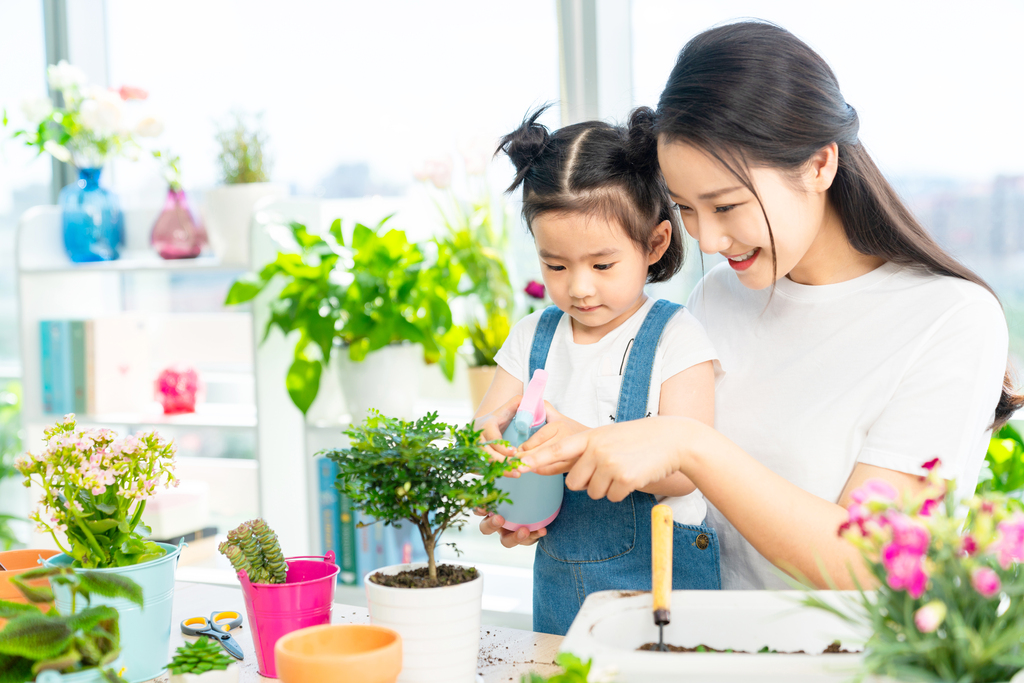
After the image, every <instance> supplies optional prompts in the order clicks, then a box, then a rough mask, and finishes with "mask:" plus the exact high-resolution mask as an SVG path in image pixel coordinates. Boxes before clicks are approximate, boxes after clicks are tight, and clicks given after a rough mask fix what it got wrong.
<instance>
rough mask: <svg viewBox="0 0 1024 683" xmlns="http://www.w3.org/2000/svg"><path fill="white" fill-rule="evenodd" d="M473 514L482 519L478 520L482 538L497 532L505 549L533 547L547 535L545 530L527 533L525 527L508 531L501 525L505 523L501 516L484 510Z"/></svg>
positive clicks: (475, 511)
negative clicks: (523, 546) (520, 546)
mask: <svg viewBox="0 0 1024 683" xmlns="http://www.w3.org/2000/svg"><path fill="white" fill-rule="evenodd" d="M473 514H475V515H478V516H481V517H483V519H482V520H480V531H481V532H482V533H483V534H484V536H490V535H491V534H493V533H495V532H497V533H498V534H499V536H500V537H501V539H500V540H501V544H502V545H503V546H505V547H506V548H514V547H515V546H517V545H533V544H534V543H536V542H537V541H539V540H540V539H541V538H543V537H544V536H546V535H547V533H548V530H547V529H538V530H537V531H533V532H530V531H527V530H526V527H520V528H518V529H516V530H515V531H509V530H508V529H505V528H504V527H503V526H502V525H503V524H504V523H505V518H504V517H502V516H501V515H496V514H491V513H489V512H487V511H486V510H479V509H478V510H474V511H473Z"/></svg>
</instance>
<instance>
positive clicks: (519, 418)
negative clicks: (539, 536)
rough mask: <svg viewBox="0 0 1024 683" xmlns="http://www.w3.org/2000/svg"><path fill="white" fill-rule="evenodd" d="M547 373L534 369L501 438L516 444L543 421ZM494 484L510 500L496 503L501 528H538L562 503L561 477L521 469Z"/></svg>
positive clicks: (521, 441)
mask: <svg viewBox="0 0 1024 683" xmlns="http://www.w3.org/2000/svg"><path fill="white" fill-rule="evenodd" d="M547 379H548V375H547V372H545V371H544V370H537V371H535V372H534V373H533V378H532V379H531V380H530V384H529V386H528V387H527V389H526V393H525V395H524V396H523V400H522V401H521V402H520V404H519V410H518V411H517V412H516V416H515V418H514V419H513V420H512V422H511V423H510V424H509V426H508V427H507V428H506V429H505V433H504V434H502V435H501V438H503V439H505V440H506V441H508V442H509V444H510V445H512V446H515V447H517V448H518V447H519V446H521V445H522V444H523V443H524V442H525V441H526V440H527V439H529V438H530V437H531V436H533V435H534V434H535V433H536V432H537V430H539V429H540V428H541V427H543V426H544V425H545V424H546V419H545V418H546V416H545V411H544V387H545V385H546V384H547ZM498 488H499V489H501V490H502V491H505V492H507V493H508V494H509V497H510V498H511V499H512V500H511V502H508V503H502V504H500V505H499V506H498V511H497V512H498V514H499V515H501V516H502V517H504V518H505V524H504V528H506V529H509V530H511V531H515V530H516V529H518V528H520V527H526V528H527V529H528V530H529V531H536V530H537V529H542V528H544V527H546V526H547V525H548V524H550V523H551V522H552V521H554V519H555V517H557V516H558V511H559V509H561V507H562V489H563V483H562V477H561V476H560V475H550V476H544V475H540V474H534V473H533V472H525V473H522V474H520V475H519V477H518V478H512V477H503V478H502V479H501V480H499V481H498Z"/></svg>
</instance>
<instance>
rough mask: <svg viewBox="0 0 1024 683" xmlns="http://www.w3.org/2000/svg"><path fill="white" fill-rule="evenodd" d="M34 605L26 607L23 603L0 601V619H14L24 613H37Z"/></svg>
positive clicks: (37, 609) (37, 610)
mask: <svg viewBox="0 0 1024 683" xmlns="http://www.w3.org/2000/svg"><path fill="white" fill-rule="evenodd" d="M39 611H40V610H39V608H38V607H36V606H35V605H26V604H25V603H23V602H8V601H7V600H0V619H14V618H15V617H17V616H20V615H22V614H25V613H26V612H39Z"/></svg>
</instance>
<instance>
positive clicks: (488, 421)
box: [473, 395, 523, 477]
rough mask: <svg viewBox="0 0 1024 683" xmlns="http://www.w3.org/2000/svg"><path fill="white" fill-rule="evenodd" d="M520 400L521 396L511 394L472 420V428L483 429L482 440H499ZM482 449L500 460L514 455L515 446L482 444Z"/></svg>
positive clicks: (513, 415) (509, 474)
mask: <svg viewBox="0 0 1024 683" xmlns="http://www.w3.org/2000/svg"><path fill="white" fill-rule="evenodd" d="M522 400H523V397H522V396H519V395H516V396H513V397H512V398H510V399H509V400H508V401H506V402H505V404H504V405H502V406H501V407H500V408H498V409H496V410H495V411H494V412H492V413H487V414H486V415H481V416H480V417H478V418H476V420H474V422H473V428H474V429H480V430H483V434H482V435H481V438H482V439H483V440H484V441H500V440H501V435H502V434H503V433H504V432H505V430H506V429H507V428H508V426H509V424H511V422H512V419H513V418H515V416H516V410H517V409H518V408H519V403H520V401H522ZM484 450H485V451H487V452H488V453H489V454H490V456H491V457H492V458H494V459H495V460H501V461H503V460H505V459H506V458H511V457H514V456H515V455H516V449H515V448H508V447H506V446H503V445H501V444H497V443H495V444H490V445H488V446H484ZM505 476H512V477H518V476H519V472H517V471H514V472H510V473H508V474H506V475H505Z"/></svg>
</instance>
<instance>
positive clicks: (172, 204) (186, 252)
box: [150, 188, 206, 259]
mask: <svg viewBox="0 0 1024 683" xmlns="http://www.w3.org/2000/svg"><path fill="white" fill-rule="evenodd" d="M150 244H152V245H153V248H154V249H156V251H157V253H158V254H160V256H161V257H162V258H165V259H179V258H195V257H196V256H199V252H200V251H202V250H203V245H205V244H206V230H205V229H204V228H203V226H201V225H198V224H197V223H196V221H195V219H194V218H193V217H192V212H191V211H189V208H188V200H186V199H185V191H184V190H175V189H173V188H171V189H168V190H167V201H165V202H164V210H163V211H161V212H160V216H159V217H158V218H157V219H156V223H155V224H154V225H153V235H152V237H151V238H150Z"/></svg>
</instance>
